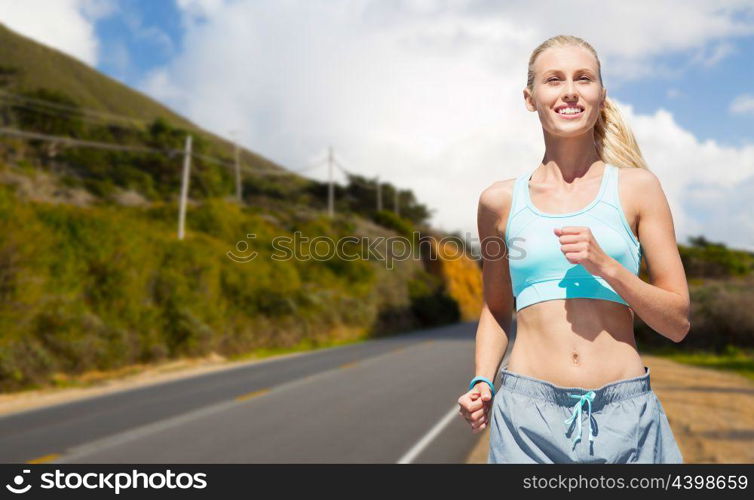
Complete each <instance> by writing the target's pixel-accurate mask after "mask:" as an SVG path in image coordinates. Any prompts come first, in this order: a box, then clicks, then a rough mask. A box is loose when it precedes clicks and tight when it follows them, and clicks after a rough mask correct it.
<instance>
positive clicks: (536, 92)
mask: <svg viewBox="0 0 754 500" xmlns="http://www.w3.org/2000/svg"><path fill="white" fill-rule="evenodd" d="M532 85H533V92H531V91H530V90H529V89H528V88H526V89H524V99H525V101H526V108H527V109H528V110H529V111H537V112H538V114H539V120H540V122H542V127H543V128H544V129H545V130H546V131H547V132H549V133H550V134H552V135H556V136H559V137H573V136H578V135H581V134H584V133H586V132H589V131H590V130H592V129H593V127H594V125H595V123H596V122H597V120H598V119H599V114H600V110H601V108H602V105H603V102H604V99H605V96H606V95H607V91H606V89H605V88H604V87H603V86H602V83H601V82H600V77H599V72H598V68H597V60H596V59H595V57H594V55H592V53H591V52H589V50H587V49H585V48H583V47H578V46H567V47H550V48H548V49H546V50H544V51H543V52H542V53H541V54H539V56H538V57H537V59H536V60H535V61H534V82H533V84H532ZM574 110H576V111H577V112H575V113H573V111H574Z"/></svg>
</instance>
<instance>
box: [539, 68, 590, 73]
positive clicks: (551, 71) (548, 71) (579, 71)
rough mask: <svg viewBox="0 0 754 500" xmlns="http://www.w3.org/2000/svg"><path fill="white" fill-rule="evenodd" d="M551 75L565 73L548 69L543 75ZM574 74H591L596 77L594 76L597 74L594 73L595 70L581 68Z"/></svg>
mask: <svg viewBox="0 0 754 500" xmlns="http://www.w3.org/2000/svg"><path fill="white" fill-rule="evenodd" d="M549 73H563V71H561V70H559V69H548V70H547V71H545V72H544V73H543V74H544V75H547V74H549ZM574 73H589V74H592V75H594V74H595V73H594V70H593V69H590V68H579V69H577V70H576V71H574Z"/></svg>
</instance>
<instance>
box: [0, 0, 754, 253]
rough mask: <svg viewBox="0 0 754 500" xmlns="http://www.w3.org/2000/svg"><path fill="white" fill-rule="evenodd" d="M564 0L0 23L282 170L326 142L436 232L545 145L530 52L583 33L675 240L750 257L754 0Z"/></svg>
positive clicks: (63, 1)
mask: <svg viewBox="0 0 754 500" xmlns="http://www.w3.org/2000/svg"><path fill="white" fill-rule="evenodd" d="M563 6H564V3H563V2H561V1H559V0H540V1H538V2H528V1H525V0H509V1H506V2H490V1H487V0H457V1H452V2H448V1H441V0H152V1H149V0H23V1H20V0H0V21H2V22H3V23H6V24H7V25H8V26H9V27H11V28H12V29H14V30H16V31H19V32H21V33H23V34H25V35H27V36H30V37H32V38H35V39H37V40H38V41H40V42H42V43H46V44H48V45H51V46H54V47H56V48H58V49H60V50H63V51H65V52H67V53H69V54H71V55H73V56H74V57H78V58H79V59H81V60H82V61H84V62H86V63H88V64H90V65H92V66H93V67H95V68H97V69H99V70H100V71H102V72H104V73H106V74H108V75H110V76H111V77H113V78H116V79H118V80H120V81H123V82H124V83H126V84H128V85H129V86H131V87H134V88H136V89H139V90H140V91H142V92H144V93H146V94H148V95H150V96H152V97H154V98H155V99H158V100H160V101H162V102H163V103H165V104H166V105H168V106H170V107H171V108H173V109H174V110H175V111H177V112H178V113H180V114H182V115H184V116H186V117H188V118H189V119H191V120H192V121H194V122H195V123H197V124H199V125H200V126H202V127H204V128H206V129H208V130H211V131H212V132H214V133H216V134H219V135H221V136H225V137H230V132H231V131H232V130H235V131H238V139H239V140H240V142H241V143H242V144H243V145H244V146H246V147H247V148H249V149H252V150H254V151H256V152H258V153H260V154H262V155H264V156H266V157H268V158H270V159H272V160H274V161H276V162H278V163H280V164H281V165H283V166H285V167H288V168H291V169H302V168H306V167H308V166H310V165H311V162H312V160H313V159H316V158H321V157H322V156H323V154H324V152H325V151H326V148H327V147H328V146H329V145H332V146H333V147H334V148H335V152H336V156H338V158H340V160H341V163H343V164H345V165H346V166H347V167H348V168H349V169H351V170H353V171H356V172H357V173H360V174H362V175H366V176H368V177H374V176H376V175H379V176H380V178H381V179H383V180H385V181H387V182H391V183H393V184H396V185H398V186H400V187H405V188H410V189H412V190H413V191H414V192H415V193H416V195H417V197H418V198H419V199H420V200H422V201H423V202H424V203H426V204H427V205H429V206H430V207H431V208H432V209H433V210H435V213H434V216H433V221H432V222H433V223H434V224H435V225H436V226H438V227H440V228H442V229H446V230H460V231H462V232H465V233H467V234H470V235H472V236H473V235H475V234H476V205H477V202H478V196H479V194H480V192H481V191H482V190H483V189H484V188H486V187H487V186H489V185H490V184H491V183H493V182H496V181H498V180H501V179H505V178H509V177H512V176H515V175H519V174H521V173H522V172H523V171H524V170H528V169H531V168H533V167H534V166H536V165H537V164H538V163H539V161H540V160H541V157H542V153H543V143H542V129H541V124H540V123H539V121H538V119H537V117H536V114H532V113H529V112H527V111H526V110H525V108H524V106H523V99H522V94H521V93H522V89H523V86H524V84H525V79H526V63H527V60H528V56H529V54H530V53H531V51H532V50H533V49H534V47H536V45H537V44H538V43H540V42H541V41H543V40H545V39H546V38H548V37H550V36H553V35H557V34H573V35H577V36H580V37H582V38H584V39H586V40H587V41H589V42H590V43H591V44H592V45H593V46H594V47H595V49H596V50H597V52H598V54H599V56H600V59H601V62H602V74H603V78H604V81H605V85H606V87H607V89H608V95H610V96H611V97H613V98H614V99H615V100H616V101H617V102H618V104H619V105H620V106H621V109H622V110H623V111H624V117H625V118H626V120H627V122H628V123H629V125H630V126H631V128H632V130H633V132H634V134H635V135H636V137H637V140H638V142H639V145H640V147H641V150H642V153H643V154H644V157H645V159H646V160H647V163H648V165H649V167H650V170H652V171H653V172H655V173H656V174H657V176H658V177H659V178H660V180H661V182H662V185H663V189H664V191H665V193H666V195H667V197H668V201H669V203H670V205H671V209H672V211H673V217H674V224H675V227H676V233H677V238H678V240H679V241H684V240H685V239H686V237H687V236H689V235H697V234H701V233H704V234H705V235H706V236H707V237H708V238H709V239H712V240H717V241H724V242H726V243H728V244H730V245H732V246H737V247H741V248H750V249H752V250H754V210H752V209H749V208H748V207H749V205H750V203H749V200H750V199H752V197H754V78H752V77H754V63H753V62H754V61H753V58H752V56H751V54H754V0H727V1H726V2H723V3H720V2H709V1H705V0H662V1H655V0H634V1H632V2H602V1H598V0H573V1H570V2H567V6H568V7H569V9H568V12H569V13H574V16H576V18H579V19H582V20H583V22H579V23H578V26H577V28H576V29H574V23H573V22H572V19H573V18H574V17H573V16H571V15H568V16H563V12H564V10H563ZM647 12H651V13H652V15H651V16H648V15H647ZM585 13H588V14H589V15H584V14H585ZM577 14H578V15H577ZM579 16H581V17H579ZM671 20H672V22H671ZM734 103H737V104H736V105H735V106H734ZM733 108H735V109H737V110H738V112H733ZM320 170H321V169H320ZM320 170H317V169H314V170H313V171H311V172H307V173H308V174H309V175H311V176H312V177H315V178H319V179H324V178H325V175H326V172H324V171H320ZM451 198H452V199H453V200H454V201H453V203H449V202H448V200H449V199H451Z"/></svg>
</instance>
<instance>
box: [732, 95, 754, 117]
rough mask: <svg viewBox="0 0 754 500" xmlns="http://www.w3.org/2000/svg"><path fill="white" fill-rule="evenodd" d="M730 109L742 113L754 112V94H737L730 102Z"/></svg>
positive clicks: (735, 112)
mask: <svg viewBox="0 0 754 500" xmlns="http://www.w3.org/2000/svg"><path fill="white" fill-rule="evenodd" d="M729 111H730V112H731V113H734V114H740V115H743V114H752V113H754V96H752V95H749V94H741V95H739V96H736V98H735V99H733V101H731V103H730V108H729Z"/></svg>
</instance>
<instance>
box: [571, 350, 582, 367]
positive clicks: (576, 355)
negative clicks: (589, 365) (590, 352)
mask: <svg viewBox="0 0 754 500" xmlns="http://www.w3.org/2000/svg"><path fill="white" fill-rule="evenodd" d="M571 361H573V364H574V365H578V364H579V363H581V358H579V353H577V352H574V353H572V354H571Z"/></svg>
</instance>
